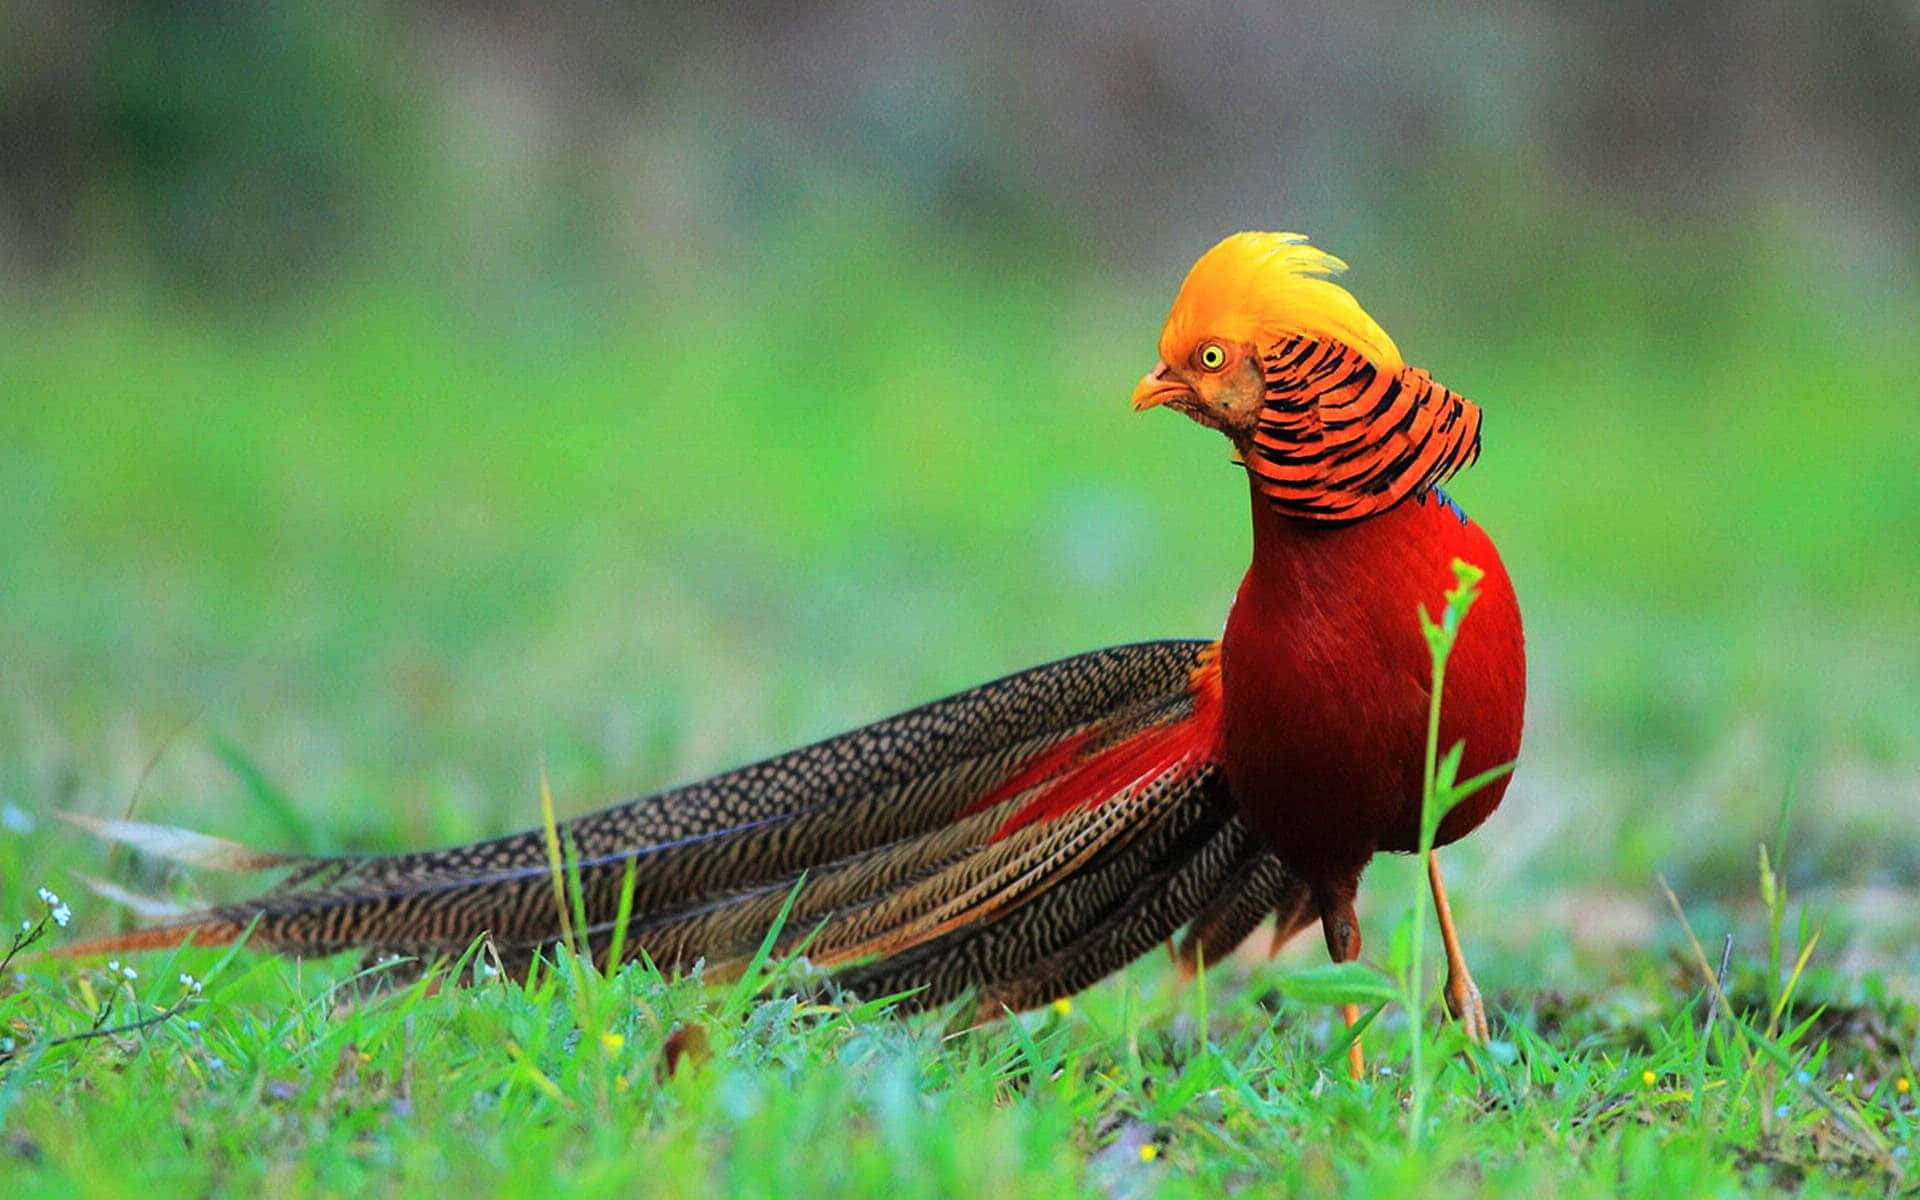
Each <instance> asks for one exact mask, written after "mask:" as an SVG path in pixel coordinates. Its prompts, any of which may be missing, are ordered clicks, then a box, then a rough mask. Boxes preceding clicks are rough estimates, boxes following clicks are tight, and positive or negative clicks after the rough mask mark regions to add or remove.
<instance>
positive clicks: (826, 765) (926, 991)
mask: <svg viewBox="0 0 1920 1200" xmlns="http://www.w3.org/2000/svg"><path fill="white" fill-rule="evenodd" d="M1213 655H1214V647H1213V646H1212V645H1210V644H1208V643H1204V642H1156V643H1146V644H1141V645H1137V646H1124V647H1118V648H1115V649H1111V650H1103V651H1097V652H1095V653H1092V654H1085V655H1080V656H1078V657H1076V658H1070V659H1064V660H1062V661H1060V662H1057V663H1052V664H1050V665H1048V666H1044V667H1039V668H1035V669H1034V670H1031V671H1027V672H1023V673H1021V674H1019V675H1013V676H1009V677H1007V678H1005V679H1002V680H999V681H997V682H994V683H990V684H986V685H984V686H982V687H979V688H975V689H973V690H971V691H968V692H963V693H961V694H959V695H957V696H953V697H950V698H948V699H946V700H941V701H937V702H935V703H933V704H929V705H926V706H924V707H922V708H918V709H914V710H912V711H911V712H907V713H903V714H901V715H900V716H897V717H893V718H890V719H888V720H885V721H881V722H878V723H876V724H873V725H869V726H866V727H864V728H861V729H857V730H854V731H852V732H851V733H847V734H843V735H841V736H840V737H837V738H831V739H828V740H827V741H824V742H819V743H816V744H815V745H812V746H807V747H803V748H802V749H799V750H795V751H793V752H791V753H788V754H784V755H780V756H778V757H776V758H772V759H768V760H766V761H765V762H761V763H756V764H754V765H752V766H748V767H743V768H740V769H738V770H736V771H731V772H728V773H726V774H723V775H719V776H716V777H714V778H713V779H709V780H705V781H702V782H700V783H695V784H690V785H687V786H685V787H680V788H675V789H672V790H670V791H667V792H662V793H660V794H658V795H655V796H648V797H644V798H642V799H639V800H635V801H633V802H631V803H629V804H625V805H620V806H618V807H615V808H611V809H607V810H604V811H602V812H598V813H593V814H590V815H588V816H584V817H581V818H578V819H576V820H574V821H571V822H568V823H566V824H564V825H563V826H562V827H561V833H562V835H563V837H564V839H565V841H566V843H567V844H568V846H569V847H570V849H571V851H572V854H573V856H574V858H575V860H576V862H577V867H578V885H579V891H580V904H581V907H582V908H583V910H584V912H585V916H586V930H585V932H586V935H587V937H588V938H589V940H590V942H591V943H592V944H593V945H594V946H596V947H597V948H598V949H600V950H601V951H602V952H604V951H605V949H606V948H607V944H608V943H609V942H610V940H611V933H612V923H613V920H614V914H615V912H616V911H617V910H618V907H619V903H620V897H621V895H622V891H623V886H629V885H628V883H627V881H628V880H629V878H630V879H631V883H630V886H631V887H632V890H633V899H632V909H631V911H632V917H631V920H630V924H629V926H628V929H627V931H626V937H627V941H626V945H627V946H628V947H629V953H632V954H638V953H642V952H644V953H646V954H648V955H650V956H651V957H652V958H653V959H654V961H656V962H658V963H659V964H661V965H662V966H663V967H670V968H684V967H688V966H691V965H692V964H693V963H695V962H697V961H700V960H706V961H707V962H708V964H709V966H710V967H711V968H713V969H716V970H725V969H727V968H728V967H729V966H730V965H731V964H736V963H739V962H742V961H744V960H745V959H746V958H747V957H748V956H749V955H751V953H752V952H753V950H754V948H756V947H757V946H758V945H759V943H760V941H761V940H762V939H763V937H764V935H765V931H766V929H767V927H768V926H769V924H770V923H771V922H772V921H773V920H774V919H775V917H776V915H777V914H778V913H779V911H780V910H781V908H782V906H783V905H786V904H787V903H788V902H789V901H791V903H792V908H791V911H790V912H789V918H788V925H787V927H786V930H785V932H784V934H783V937H782V939H781V942H780V943H779V945H780V947H781V948H783V949H791V948H793V947H795V946H798V945H799V944H800V942H801V940H802V939H803V938H804V939H807V941H806V950H807V953H808V954H809V956H810V957H811V958H812V959H813V960H814V961H815V962H818V963H821V964H823V965H827V966H831V967H834V968H836V969H837V970H838V972H839V974H840V977H841V979H842V981H843V982H844V983H845V984H846V985H847V986H848V987H849V988H851V989H852V990H855V991H856V992H859V993H861V994H870V995H877V994H892V993H896V992H903V991H909V990H914V989H917V991H916V992H915V998H914V1003H917V1004H934V1003H940V1002H943V1001H945V1000H947V999H951V998H952V997H954V996H957V995H960V994H962V993H966V992H972V993H974V994H976V995H978V996H979V997H980V998H981V999H982V1000H983V1002H985V1003H987V1004H988V1005H990V1006H994V1007H995V1008H996V1010H997V1006H1001V1005H1014V1006H1019V1005H1025V1004H1031V1003H1040V1002H1043V1001H1045V1000H1048V999H1051V998H1053V997H1055V996H1058V995H1061V994H1064V993H1065V992H1068V991H1072V990H1075V989H1077V988H1078V987H1081V986H1084V985H1085V984H1086V983H1090V982H1092V981H1093V980H1095V979H1097V978H1099V977H1101V976H1103V975H1105V974H1107V973H1109V972H1111V971H1112V970H1114V969H1116V968H1117V967H1119V966H1121V965H1123V964H1124V963H1125V962H1126V961H1128V960H1129V959H1131V958H1133V957H1136V956H1137V955H1138V954H1140V953H1141V952H1143V951H1144V950H1145V949H1147V948H1149V947H1151V946H1152V945H1153V944H1154V943H1155V942H1157V941H1159V940H1162V939H1164V938H1166V937H1168V936H1169V935H1171V934H1172V932H1173V931H1174V930H1175V929H1177V928H1178V927H1179V926H1181V925H1182V924H1185V923H1187V922H1188V921H1190V920H1192V919H1194V918H1196V917H1199V918H1201V921H1200V922H1199V923H1198V924H1197V925H1196V927H1195V931H1194V933H1193V934H1192V935H1190V937H1189V939H1188V941H1189V944H1192V945H1195V946H1205V947H1207V950H1206V952H1207V953H1211V952H1212V946H1213V944H1214V943H1215V942H1216V941H1217V940H1218V939H1219V937H1221V936H1224V935H1223V934H1222V933H1221V932H1220V931H1222V930H1228V931H1230V930H1232V929H1236V928H1238V927H1239V926H1240V925H1241V924H1243V923H1244V917H1245V913H1246V911H1249V909H1248V906H1249V905H1251V906H1252V910H1251V911H1256V912H1259V913H1264V912H1265V911H1266V910H1267V909H1269V908H1271V907H1273V906H1274V905H1275V904H1276V903H1278V902H1279V901H1280V899H1282V898H1284V896H1285V895H1287V894H1289V893H1288V891H1287V889H1288V887H1290V886H1292V881H1291V879H1290V878H1285V877H1284V872H1282V873H1280V875H1278V876H1276V874H1275V870H1274V868H1275V867H1277V864H1273V865H1271V866H1268V867H1266V868H1264V869H1260V870H1255V869H1251V868H1250V866H1249V864H1250V863H1251V864H1258V862H1259V856H1257V855H1256V854H1254V852H1253V850H1252V848H1251V843H1250V837H1249V835H1248V833H1247V831H1246V830H1245V828H1244V827H1243V826H1241V825H1240V824H1239V822H1238V820H1237V818H1235V817H1233V815H1232V804H1231V802H1230V800H1229V799H1228V798H1227V796H1226V793H1225V786H1224V783H1223V781H1222V779H1221V777H1220V775H1219V772H1218V770H1217V768H1216V767H1215V766H1214V765H1213V764H1214V761H1215V757H1216V750H1217V745H1218V736H1219V730H1218V724H1219V717H1218V713H1219V704H1218V687H1219V682H1218V672H1217V668H1216V667H1215V665H1214V657H1213ZM95 827H96V828H97V829H98V831H99V832H102V833H103V834H105V835H107V836H110V837H114V838H116V839H117V840H121V841H127V842H131V843H133V844H135V845H136V846H140V845H144V846H146V847H147V848H149V849H152V848H161V849H168V848H171V849H175V850H178V849H179V848H181V847H185V848H187V850H188V851H190V852H191V853H192V854H196V855H198V856H199V857H198V861H200V862H201V863H202V865H223V864H228V865H231V864H244V869H251V868H252V867H255V866H261V865H281V866H284V865H291V866H294V867H295V868H296V870H295V871H294V873H293V875H292V876H290V877H289V878H288V879H287V880H286V881H284V882H283V883H282V884H280V885H279V886H277V887H274V888H270V889H268V890H267V891H266V892H264V893H263V894H261V895H259V896H258V897H256V898H254V899H253V900H250V901H246V902H242V903H238V904H232V905H224V906H221V907H218V908H214V909H211V910H208V911H205V912H201V913H196V914H191V915H189V916H187V917H184V918H182V919H179V920H175V921H170V922H167V923H165V924H162V925H159V926H156V927H153V928H150V929H145V930H138V931H135V932H132V933H128V934H123V935H118V936H115V937H108V938H102V939H97V940H95V941H92V942H88V943H83V944H81V945H79V946H75V947H71V948H69V949H68V951H67V953H71V954H85V953H105V952H109V951H114V952H120V951H126V950H131V949H138V948H145V947H154V946H167V945H175V944H178V943H180V942H182V941H185V940H187V939H189V938H191V939H192V940H194V941H196V942H198V943H202V944H205V943H208V942H213V941H231V940H233V939H234V938H237V937H239V936H240V935H241V934H242V933H243V932H244V931H246V930H248V929H249V928H251V930H252V933H251V935H250V936H251V937H252V938H253V939H254V940H255V942H257V943H258V944H260V945H263V946H265V947H268V948H271V949H275V950H280V951H284V952H288V953H299V954H324V953H330V952H333V951H337V950H341V949H346V948H349V947H365V948H368V949H372V950H379V951H392V952H400V953H407V954H418V955H433V954H440V953H450V952H457V951H458V950H460V949H462V948H464V947H465V946H466V945H467V944H468V943H470V942H471V941H472V940H473V939H474V938H476V937H478V936H481V935H482V934H485V935H487V936H489V937H490V938H491V939H492V941H493V942H494V944H495V945H496V947H497V948H498V949H499V950H500V951H501V952H502V955H503V957H505V958H506V959H508V961H516V960H519V959H524V957H525V956H526V955H528V954H531V953H533V952H535V951H536V950H538V949H539V948H540V947H542V946H545V945H550V944H551V943H553V942H554V941H555V940H556V939H557V937H558V935H559V921H558V915H557V912H556V906H555V901H554V893H553V882H552V878H551V875H550V868H549V863H548V848H547V842H546V838H545V836H544V835H543V834H542V833H541V832H540V831H539V830H529V831H526V832H523V833H518V834H514V835H511V836H508V837H502V838H496V839H492V840H489V841H485V842H480V843H476V844H473V845H470V846H460V847H454V848H451V849H446V850H435V851H426V852H420V853H411V854H397V855H388V856H378V857H365V858H304V857H296V856H286V855H268V854H262V853H259V852H254V851H250V850H247V849H246V848H245V847H237V846H234V845H233V844H232V843H222V842H219V841H218V839H203V840H202V841H199V842H196V841H194V840H193V839H195V838H198V837H199V835H183V834H179V833H178V831H161V833H162V834H165V836H158V837H156V836H155V835H154V834H153V832H152V831H153V830H154V828H155V827H144V826H142V827H130V826H127V825H125V824H109V825H106V826H104V827H102V826H98V825H96V826H95ZM1269 862H1270V860H1269ZM1229 886H1230V887H1231V888H1232V889H1233V891H1232V892H1230V893H1224V894H1223V893H1222V890H1221V889H1222V888H1223V887H1229ZM1242 892H1244V893H1246V895H1244V896H1241V895H1239V893H1242ZM1248 928H1251V926H1250V925H1249V926H1248Z"/></svg>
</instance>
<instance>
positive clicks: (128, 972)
mask: <svg viewBox="0 0 1920 1200" xmlns="http://www.w3.org/2000/svg"><path fill="white" fill-rule="evenodd" d="M120 973H121V974H122V975H124V976H126V977H127V978H128V979H138V978H140V972H138V971H136V970H134V969H133V968H132V967H121V968H120Z"/></svg>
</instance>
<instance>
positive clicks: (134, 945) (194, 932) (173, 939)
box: [47, 920, 246, 958]
mask: <svg viewBox="0 0 1920 1200" xmlns="http://www.w3.org/2000/svg"><path fill="white" fill-rule="evenodd" d="M245 932H246V926H244V925H237V924H235V923H234V922H232V921H225V920H207V921H195V922H191V923H187V924H180V925H155V926H151V927H149V928H146V929H129V930H127V931H126V932H125V933H109V934H103V935H101V936H99V937H91V938H85V939H83V940H81V941H78V942H73V943H71V944H69V945H65V946H55V947H53V948H52V949H50V950H49V951H47V955H48V957H50V958H99V957H100V956H101V955H103V954H130V953H132V952H134V951H136V950H174V949H178V948H179V947H181V946H184V945H186V944H187V943H188V942H192V943H193V944H194V945H196V946H230V945H232V944H233V943H234V942H236V941H238V940H240V936H241V935H242V934H244V933H245Z"/></svg>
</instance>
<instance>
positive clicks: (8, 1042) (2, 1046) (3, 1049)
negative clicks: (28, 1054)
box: [0, 1038, 13, 1054]
mask: <svg viewBox="0 0 1920 1200" xmlns="http://www.w3.org/2000/svg"><path fill="white" fill-rule="evenodd" d="M12 1053H13V1039H12V1038H0V1054H12Z"/></svg>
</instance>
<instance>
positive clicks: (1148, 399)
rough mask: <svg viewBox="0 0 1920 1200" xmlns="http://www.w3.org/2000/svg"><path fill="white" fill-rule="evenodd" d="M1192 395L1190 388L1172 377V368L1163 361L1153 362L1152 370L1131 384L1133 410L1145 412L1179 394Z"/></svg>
mask: <svg viewBox="0 0 1920 1200" xmlns="http://www.w3.org/2000/svg"><path fill="white" fill-rule="evenodd" d="M1192 395H1193V389H1192V388H1190V387H1188V386H1187V385H1186V384H1184V383H1181V382H1180V381H1179V380H1178V379H1175V378H1174V377H1173V368H1171V367H1169V366H1168V365H1167V364H1166V363H1163V362H1160V363H1155V364H1153V370H1151V371H1148V372H1147V373H1146V374H1145V375H1143V376H1141V378H1140V382H1139V383H1137V384H1135V385H1134V386H1133V411H1135V412H1145V411H1147V410H1148V409H1150V408H1158V407H1159V406H1160V405H1162V404H1165V403H1166V402H1167V401H1169V400H1173V399H1176V398H1178V397H1180V396H1192Z"/></svg>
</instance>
